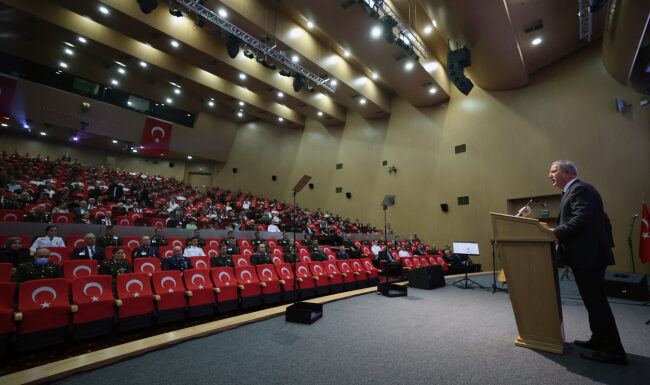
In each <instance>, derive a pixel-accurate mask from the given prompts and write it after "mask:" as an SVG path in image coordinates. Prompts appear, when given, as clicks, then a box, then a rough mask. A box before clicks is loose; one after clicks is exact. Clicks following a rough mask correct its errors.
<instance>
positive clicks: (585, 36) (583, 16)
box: [578, 0, 591, 41]
mask: <svg viewBox="0 0 650 385" xmlns="http://www.w3.org/2000/svg"><path fill="white" fill-rule="evenodd" d="M578 24H579V28H578V29H579V31H578V36H579V38H580V39H581V40H587V41H591V5H590V0H578Z"/></svg>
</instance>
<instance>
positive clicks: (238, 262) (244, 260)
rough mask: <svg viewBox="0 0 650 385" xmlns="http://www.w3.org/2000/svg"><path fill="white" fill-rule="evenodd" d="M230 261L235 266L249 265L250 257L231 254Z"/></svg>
mask: <svg viewBox="0 0 650 385" xmlns="http://www.w3.org/2000/svg"><path fill="white" fill-rule="evenodd" d="M232 262H233V263H234V264H235V266H249V265H250V264H251V259H250V257H249V256H248V255H243V254H238V255H233V256H232Z"/></svg>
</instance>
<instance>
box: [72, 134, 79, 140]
mask: <svg viewBox="0 0 650 385" xmlns="http://www.w3.org/2000/svg"><path fill="white" fill-rule="evenodd" d="M70 140H72V141H73V142H78V141H79V136H78V135H73V136H72V137H71V138H70Z"/></svg>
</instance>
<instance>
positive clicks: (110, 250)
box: [106, 246, 137, 266]
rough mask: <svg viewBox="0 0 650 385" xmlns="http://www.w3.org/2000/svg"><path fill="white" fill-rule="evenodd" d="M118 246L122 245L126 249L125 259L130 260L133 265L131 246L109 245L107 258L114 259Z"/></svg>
mask: <svg viewBox="0 0 650 385" xmlns="http://www.w3.org/2000/svg"><path fill="white" fill-rule="evenodd" d="M116 247H121V248H122V249H124V259H126V260H127V261H129V266H131V265H132V261H131V260H132V255H133V250H131V248H130V247H126V246H109V247H107V248H106V259H113V258H112V255H113V250H114V249H115V248H116ZM136 259H137V258H136Z"/></svg>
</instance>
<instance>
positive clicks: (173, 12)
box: [169, 1, 183, 17]
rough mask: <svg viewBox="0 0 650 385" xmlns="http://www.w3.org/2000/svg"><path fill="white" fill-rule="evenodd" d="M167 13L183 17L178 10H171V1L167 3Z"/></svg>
mask: <svg viewBox="0 0 650 385" xmlns="http://www.w3.org/2000/svg"><path fill="white" fill-rule="evenodd" d="M169 13H170V14H171V15H172V16H175V17H183V12H181V10H180V9H178V8H173V7H172V2H171V1H170V2H169Z"/></svg>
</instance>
